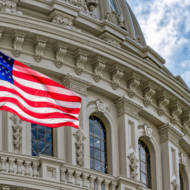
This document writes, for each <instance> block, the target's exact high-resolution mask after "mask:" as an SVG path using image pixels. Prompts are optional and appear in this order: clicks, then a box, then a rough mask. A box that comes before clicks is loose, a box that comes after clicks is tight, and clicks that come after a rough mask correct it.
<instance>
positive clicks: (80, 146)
mask: <svg viewBox="0 0 190 190" xmlns="http://www.w3.org/2000/svg"><path fill="white" fill-rule="evenodd" d="M73 136H74V137H75V139H76V142H75V148H76V163H77V165H79V166H80V167H83V166H84V140H85V139H86V137H85V136H84V134H83V133H82V131H81V130H80V129H78V130H77V131H76V133H74V134H73Z"/></svg>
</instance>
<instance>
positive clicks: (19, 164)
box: [17, 159, 23, 174]
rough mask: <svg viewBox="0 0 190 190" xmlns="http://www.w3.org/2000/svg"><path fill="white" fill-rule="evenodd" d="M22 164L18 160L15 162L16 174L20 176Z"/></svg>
mask: <svg viewBox="0 0 190 190" xmlns="http://www.w3.org/2000/svg"><path fill="white" fill-rule="evenodd" d="M22 164H23V160H20V159H18V160H17V174H22Z"/></svg>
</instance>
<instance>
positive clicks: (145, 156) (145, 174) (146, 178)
mask: <svg viewBox="0 0 190 190" xmlns="http://www.w3.org/2000/svg"><path fill="white" fill-rule="evenodd" d="M139 158H140V176H141V182H142V183H144V184H145V185H146V186H147V187H149V188H151V163H150V162H151V158H150V152H149V149H148V147H147V145H146V144H145V143H144V142H143V141H141V140H139Z"/></svg>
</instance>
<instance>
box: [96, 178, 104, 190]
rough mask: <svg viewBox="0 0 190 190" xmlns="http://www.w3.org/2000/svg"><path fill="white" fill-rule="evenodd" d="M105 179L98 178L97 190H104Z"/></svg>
mask: <svg viewBox="0 0 190 190" xmlns="http://www.w3.org/2000/svg"><path fill="white" fill-rule="evenodd" d="M103 180H104V179H103V178H101V177H98V178H97V179H96V182H97V186H98V188H97V190H102V182H103Z"/></svg>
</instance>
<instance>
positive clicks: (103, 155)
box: [89, 115, 108, 173]
mask: <svg viewBox="0 0 190 190" xmlns="http://www.w3.org/2000/svg"><path fill="white" fill-rule="evenodd" d="M106 133H107V131H106V128H105V125H104V123H103V121H102V120H101V119H100V118H99V117H97V116H96V115H90V117H89V136H90V168H91V169H94V170H97V171H100V172H103V173H107V172H108V168H107V144H106V143H107V135H106Z"/></svg>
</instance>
